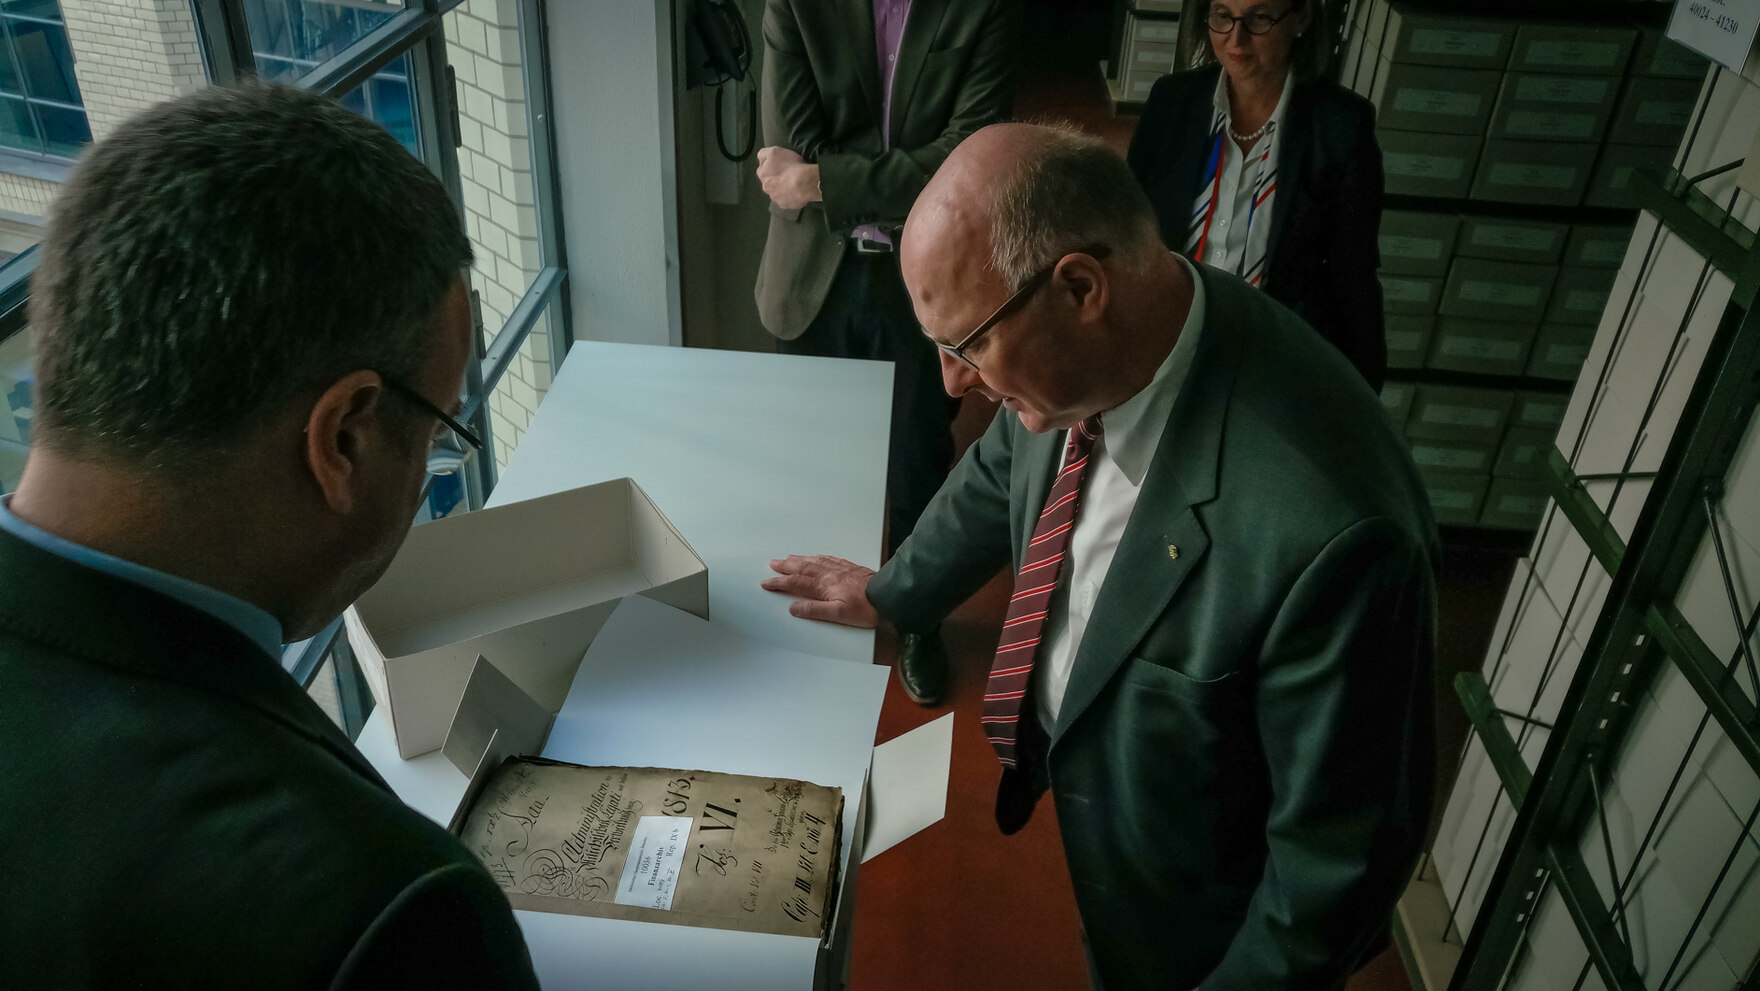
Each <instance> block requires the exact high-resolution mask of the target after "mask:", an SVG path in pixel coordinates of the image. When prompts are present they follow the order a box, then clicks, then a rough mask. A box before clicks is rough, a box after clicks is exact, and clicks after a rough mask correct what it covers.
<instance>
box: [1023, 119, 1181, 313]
mask: <svg viewBox="0 0 1760 991" xmlns="http://www.w3.org/2000/svg"><path fill="white" fill-rule="evenodd" d="M1039 126H1040V127H1043V128H1044V129H1045V130H1047V131H1048V132H1050V133H1049V140H1048V141H1046V142H1045V143H1044V144H1042V145H1040V146H1039V147H1037V148H1035V149H1034V150H1033V151H1032V152H1030V153H1029V154H1027V155H1026V156H1025V157H1024V158H1022V160H1021V161H1019V162H1017V163H1016V164H1015V165H1014V166H1013V167H1012V168H1011V169H1009V170H1008V171H1007V172H1005V173H1004V174H1003V176H1002V178H1001V181H999V182H998V183H997V184H996V186H995V187H994V189H993V192H992V195H993V196H994V201H993V204H992V210H991V229H990V252H991V265H992V267H993V268H994V269H995V270H996V272H997V274H999V275H1001V276H1002V279H1003V282H1004V283H1005V284H1007V286H1008V288H1009V289H1010V290H1014V289H1019V288H1020V287H1021V286H1022V285H1024V284H1025V283H1026V282H1027V280H1028V279H1031V278H1032V277H1033V276H1034V274H1036V273H1038V272H1040V271H1042V270H1044V269H1045V268H1047V267H1049V266H1051V265H1054V264H1056V263H1057V260H1058V259H1059V258H1060V257H1062V256H1063V255H1065V254H1068V253H1070V252H1072V251H1080V250H1082V249H1084V248H1086V247H1089V246H1091V245H1096V244H1101V245H1105V246H1106V247H1107V248H1108V249H1110V250H1111V252H1112V254H1113V257H1114V258H1117V259H1118V260H1119V261H1120V262H1122V263H1123V264H1124V265H1125V266H1126V267H1127V268H1139V269H1140V268H1141V267H1142V266H1143V265H1145V264H1146V263H1147V262H1148V260H1149V258H1150V257H1151V256H1153V255H1158V254H1161V253H1163V252H1165V251H1166V250H1167V249H1166V248H1165V247H1164V246H1163V245H1162V243H1161V236H1160V233H1159V227H1158V226H1157V223H1156V220H1155V207H1154V206H1153V205H1152V204H1151V203H1150V202H1149V197H1148V196H1147V195H1146V194H1145V193H1144V192H1143V188H1142V187H1141V186H1139V185H1138V184H1137V179H1136V176H1134V175H1132V174H1131V170H1130V166H1128V165H1126V164H1125V161H1124V159H1123V158H1120V157H1119V155H1118V153H1117V152H1115V151H1113V150H1112V149H1111V148H1108V147H1107V146H1106V144H1105V143H1104V142H1102V141H1101V140H1100V139H1099V138H1096V137H1093V136H1092V135H1089V134H1085V133H1083V132H1081V131H1079V130H1076V129H1075V128H1074V127H1071V126H1069V125H1067V124H1040V125H1039Z"/></svg>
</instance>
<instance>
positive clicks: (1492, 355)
mask: <svg viewBox="0 0 1760 991" xmlns="http://www.w3.org/2000/svg"><path fill="white" fill-rule="evenodd" d="M1442 353H1443V354H1446V355H1453V356H1454V357H1457V358H1483V359H1486V360H1490V361H1514V360H1516V359H1517V358H1519V357H1521V354H1522V342H1520V341H1503V340H1498V339H1497V338H1495V337H1444V338H1443V339H1442Z"/></svg>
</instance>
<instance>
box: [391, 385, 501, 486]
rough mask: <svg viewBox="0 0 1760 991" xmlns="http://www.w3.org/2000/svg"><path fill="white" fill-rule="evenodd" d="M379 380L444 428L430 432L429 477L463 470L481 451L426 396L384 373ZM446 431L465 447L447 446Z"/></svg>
mask: <svg viewBox="0 0 1760 991" xmlns="http://www.w3.org/2000/svg"><path fill="white" fill-rule="evenodd" d="M379 380H380V381H382V382H384V383H385V388H387V389H390V390H391V391H392V392H395V393H397V394H398V395H400V396H402V397H403V398H404V399H407V400H409V401H410V402H412V403H414V404H415V405H416V406H418V407H420V408H421V410H422V411H423V412H425V413H430V414H432V415H433V416H434V417H435V418H436V419H438V420H439V421H440V423H441V425H442V426H443V427H444V428H445V429H444V430H435V431H434V439H433V442H432V443H431V445H430V446H429V448H428V473H429V474H432V475H450V474H452V473H453V472H455V471H457V470H459V469H460V468H463V467H464V465H465V462H467V461H469V460H470V459H471V455H472V454H475V453H476V452H478V451H481V450H482V449H483V442H482V440H481V439H479V438H478V437H477V435H476V434H473V433H471V432H470V431H469V430H468V429H466V428H465V425H464V424H462V423H460V422H458V421H457V420H455V419H453V418H452V417H451V416H449V415H448V414H447V413H446V411H445V410H443V409H441V408H440V407H438V406H436V405H434V404H433V403H431V402H429V401H428V399H427V397H426V396H423V395H422V394H421V393H419V392H417V391H416V390H414V389H412V388H410V387H409V386H407V385H404V384H403V383H402V382H399V381H398V380H396V379H394V378H392V377H391V376H389V375H387V374H385V373H384V372H380V373H379ZM448 431H450V432H451V433H454V434H457V435H458V437H459V439H460V440H463V441H464V442H465V444H466V445H468V446H466V447H463V448H460V447H457V446H455V445H452V444H449V443H448V442H447V441H448V439H447V436H446V435H447V432H448Z"/></svg>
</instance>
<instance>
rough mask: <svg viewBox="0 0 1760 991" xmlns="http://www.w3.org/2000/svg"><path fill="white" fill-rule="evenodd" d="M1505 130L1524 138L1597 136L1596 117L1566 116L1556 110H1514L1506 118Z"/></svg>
mask: <svg viewBox="0 0 1760 991" xmlns="http://www.w3.org/2000/svg"><path fill="white" fill-rule="evenodd" d="M1503 130H1504V132H1505V133H1507V134H1520V135H1522V136H1523V137H1548V138H1578V139H1584V138H1592V137H1594V136H1595V115H1594V114H1566V113H1559V112H1557V111H1555V110H1512V111H1510V114H1509V116H1508V117H1506V118H1504V121H1503Z"/></svg>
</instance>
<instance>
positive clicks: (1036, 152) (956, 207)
mask: <svg viewBox="0 0 1760 991" xmlns="http://www.w3.org/2000/svg"><path fill="white" fill-rule="evenodd" d="M899 251H900V257H899V262H900V266H901V268H902V270H903V275H904V281H905V287H906V288H907V289H908V290H909V292H910V296H911V303H912V306H913V307H914V308H915V310H916V316H917V320H918V322H919V323H920V324H921V325H922V327H923V330H924V332H925V333H926V334H928V336H929V337H930V338H931V339H932V340H934V341H936V342H937V343H939V344H942V345H944V346H947V347H948V348H949V350H948V351H947V352H946V353H944V354H943V355H942V358H941V375H942V380H943V382H944V383H945V384H946V386H947V391H948V393H949V394H951V395H955V396H958V395H962V394H964V393H965V392H968V391H972V390H979V391H982V392H983V393H984V394H986V395H987V396H989V397H990V398H991V399H993V400H996V401H998V402H1000V403H1001V404H1002V405H1003V406H1004V407H1005V408H1007V409H1010V410H1013V411H1015V412H1017V413H1019V414H1020V417H1021V423H1022V424H1023V425H1024V426H1025V427H1026V428H1027V429H1029V430H1034V431H1040V430H1047V429H1057V428H1061V427H1067V426H1069V425H1070V424H1073V423H1076V422H1079V421H1080V420H1082V419H1083V418H1085V417H1086V416H1088V415H1091V414H1093V413H1095V412H1098V411H1102V410H1106V409H1111V408H1112V407H1113V406H1115V405H1117V403H1118V402H1120V401H1122V400H1123V399H1125V398H1128V397H1129V396H1130V395H1132V394H1134V392H1135V391H1136V390H1137V389H1140V388H1141V387H1142V385H1143V384H1145V382H1146V376H1147V375H1148V374H1150V373H1152V372H1153V370H1154V369H1155V368H1156V367H1158V366H1159V364H1160V362H1161V359H1162V358H1164V357H1166V354H1167V351H1168V349H1169V348H1170V347H1171V341H1172V339H1173V337H1174V336H1177V327H1178V326H1179V323H1178V322H1175V323H1173V324H1172V326H1173V327H1174V328H1176V329H1175V332H1174V334H1172V335H1170V334H1169V333H1167V328H1168V326H1169V323H1168V320H1169V317H1170V316H1177V315H1180V314H1183V313H1184V312H1185V311H1186V308H1187V306H1188V305H1189V302H1190V288H1191V287H1190V277H1189V276H1188V275H1187V274H1186V270H1185V269H1184V268H1183V267H1182V266H1181V265H1180V264H1179V263H1178V262H1176V261H1174V259H1173V256H1172V255H1171V254H1169V253H1168V251H1167V249H1166V248H1165V247H1163V246H1162V244H1161V238H1160V234H1159V228H1158V226H1157V224H1156V220H1155V211H1154V208H1153V207H1152V206H1151V205H1150V204H1149V200H1148V197H1146V196H1145V195H1144V194H1143V191H1142V189H1141V188H1140V187H1139V186H1138V185H1137V182H1136V178H1135V177H1134V176H1133V175H1132V174H1131V171H1130V167H1129V166H1127V165H1126V164H1125V162H1124V159H1122V158H1120V157H1119V156H1118V154H1117V153H1116V152H1113V151H1112V150H1111V149H1109V148H1107V147H1106V146H1105V145H1104V144H1103V143H1101V142H1100V141H1099V140H1098V139H1096V138H1093V137H1091V136H1089V135H1086V134H1083V133H1082V132H1080V131H1077V130H1075V129H1073V128H1070V127H1057V126H1044V125H1034V124H997V125H995V126H992V127H986V128H984V129H982V130H980V131H978V132H977V133H975V134H973V135H972V136H971V137H969V138H967V139H966V140H965V141H963V142H961V143H960V145H959V147H957V148H955V149H954V150H953V153H952V154H950V155H949V156H948V157H947V160H946V161H945V162H943V163H942V165H941V168H940V169H938V170H936V172H935V175H934V177H933V178H932V179H931V180H930V181H929V183H928V184H927V185H926V186H925V187H924V189H923V192H922V193H921V194H919V195H918V197H917V201H916V205H915V206H914V207H913V208H912V210H911V213H910V217H909V218H908V219H907V220H906V222H905V228H904V235H903V239H902V242H901V244H900V246H899ZM980 331H982V332H983V334H984V335H986V336H983V337H982V338H981V339H980V337H979V336H977V335H978V334H979V333H980ZM955 345H959V347H958V348H957V349H953V346H955ZM1052 370H1055V371H1052Z"/></svg>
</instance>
